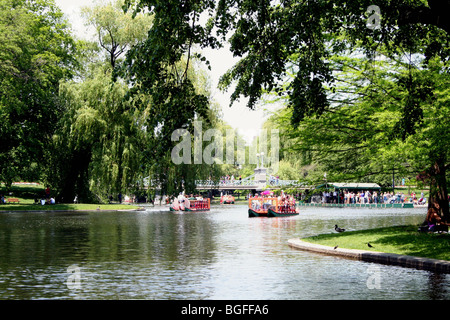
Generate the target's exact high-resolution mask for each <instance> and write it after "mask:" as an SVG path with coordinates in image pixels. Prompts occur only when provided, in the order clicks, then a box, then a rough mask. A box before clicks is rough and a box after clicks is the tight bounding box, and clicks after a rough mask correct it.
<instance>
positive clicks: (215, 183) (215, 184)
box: [195, 180, 256, 187]
mask: <svg viewBox="0 0 450 320" xmlns="http://www.w3.org/2000/svg"><path fill="white" fill-rule="evenodd" d="M195 184H196V185H197V187H226V186H230V187H231V186H254V185H256V182H255V181H254V180H226V181H212V180H196V181H195Z"/></svg>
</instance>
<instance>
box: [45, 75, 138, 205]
mask: <svg viewBox="0 0 450 320" xmlns="http://www.w3.org/2000/svg"><path fill="white" fill-rule="evenodd" d="M126 92H127V87H126V86H125V85H124V84H123V83H121V82H119V81H118V82H111V70H109V71H108V72H104V70H102V69H99V70H98V71H97V73H96V74H95V76H93V77H92V78H89V79H85V81H83V82H81V83H67V84H64V85H63V86H62V94H61V97H60V99H61V101H62V102H63V104H64V105H65V106H66V107H67V112H66V113H65V115H64V117H63V118H62V119H61V121H60V125H59V130H58V131H57V133H56V134H55V135H54V137H53V144H54V146H53V154H52V158H53V160H54V162H53V164H54V165H53V166H52V173H51V174H49V180H50V181H51V182H52V185H54V186H55V188H56V189H57V191H59V193H60V195H61V197H62V198H63V200H64V201H68V200H69V201H70V200H72V199H73V197H74V196H75V195H78V197H79V199H80V200H81V201H99V200H104V199H106V198H107V196H108V195H117V194H118V193H125V192H128V191H129V190H130V188H132V187H133V186H134V185H135V183H136V181H137V175H138V173H139V163H140V154H139V152H138V151H139V150H140V149H141V148H142V145H143V142H144V140H143V139H145V137H144V136H143V134H142V130H141V129H140V127H139V123H141V116H140V114H139V112H138V111H137V109H136V108H134V106H133V102H132V101H131V100H125V99H124V96H125V94H126Z"/></svg>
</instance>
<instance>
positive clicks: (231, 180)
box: [210, 174, 242, 184]
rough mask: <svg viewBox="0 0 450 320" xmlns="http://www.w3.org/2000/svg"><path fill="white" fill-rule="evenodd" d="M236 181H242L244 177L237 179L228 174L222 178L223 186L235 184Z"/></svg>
mask: <svg viewBox="0 0 450 320" xmlns="http://www.w3.org/2000/svg"><path fill="white" fill-rule="evenodd" d="M210 180H211V179H210ZM235 181H242V176H239V177H235V176H234V175H231V176H230V175H229V174H227V175H226V176H222V177H220V183H221V184H233V183H234V182H235Z"/></svg>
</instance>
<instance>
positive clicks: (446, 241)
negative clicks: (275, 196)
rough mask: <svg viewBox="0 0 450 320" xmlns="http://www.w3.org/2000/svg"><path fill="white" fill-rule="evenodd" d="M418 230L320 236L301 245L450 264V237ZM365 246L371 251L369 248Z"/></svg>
mask: <svg viewBox="0 0 450 320" xmlns="http://www.w3.org/2000/svg"><path fill="white" fill-rule="evenodd" d="M417 228H418V227H417V226H396V227H387V228H378V229H370V230H360V231H350V232H343V233H335V234H322V235H318V236H313V237H308V238H303V239H302V240H303V241H306V242H310V243H316V244H321V245H325V246H330V247H334V246H336V245H338V246H339V248H345V249H358V250H368V251H374V252H385V253H395V254H401V255H409V256H416V257H424V258H431V259H441V260H448V261H450V234H434V233H422V232H417ZM367 243H370V244H371V245H372V246H373V247H372V248H369V247H368V245H367Z"/></svg>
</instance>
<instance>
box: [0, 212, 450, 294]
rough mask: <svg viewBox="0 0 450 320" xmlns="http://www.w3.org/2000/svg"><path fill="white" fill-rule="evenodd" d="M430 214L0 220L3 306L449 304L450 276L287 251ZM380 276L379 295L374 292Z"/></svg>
mask: <svg viewBox="0 0 450 320" xmlns="http://www.w3.org/2000/svg"><path fill="white" fill-rule="evenodd" d="M424 215H425V210H422V209H368V208H363V209H355V208H308V207H303V208H302V213H301V214H300V215H299V216H294V217H286V218H248V216H247V209H246V206H245V205H234V206H227V207H223V206H222V207H221V206H213V208H212V210H211V211H210V212H206V213H205V212H204V213H186V214H178V213H171V212H169V211H168V210H167V208H164V210H162V211H161V210H158V209H154V208H152V207H149V208H148V209H147V211H141V212H83V213H82V212H78V213H73V212H58V213H44V212H43V213H17V212H16V213H0V299H163V300H166V299H195V300H198V299H225V300H236V299H256V300H258V299H278V300H290V299H449V298H450V289H449V288H450V275H445V274H444V275H443V274H435V273H432V272H428V271H421V270H415V269H410V268H401V267H394V266H384V265H378V264H373V263H367V262H360V261H353V260H347V259H343V258H338V257H330V256H325V255H319V254H315V253H309V252H303V251H299V250H296V249H292V248H290V247H289V246H288V244H287V240H288V239H290V238H294V237H304V236H310V235H315V234H320V233H328V232H334V231H333V227H334V225H335V224H338V225H339V226H342V227H345V228H348V229H350V230H359V229H368V228H375V227H381V226H391V225H404V224H414V223H420V222H422V220H423V218H424ZM74 268H78V269H74ZM73 270H75V271H74V272H72V271H73ZM374 274H376V275H377V277H378V278H377V279H378V284H379V286H378V287H377V288H373V287H372V288H369V287H370V286H368V282H369V280H368V279H369V277H370V276H371V275H372V276H373V275H374ZM75 275H76V276H78V278H76V277H75ZM74 279H75V280H76V279H78V280H79V282H73V281H72V280H74ZM68 280H69V286H68ZM71 281H72V282H71ZM72 284H79V286H75V287H73V286H72Z"/></svg>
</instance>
